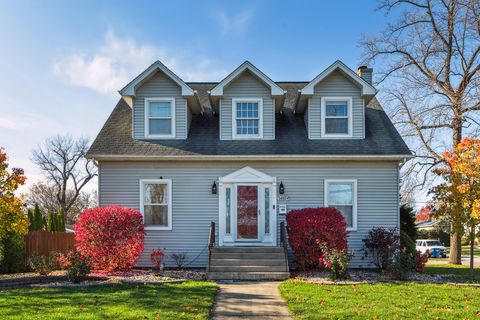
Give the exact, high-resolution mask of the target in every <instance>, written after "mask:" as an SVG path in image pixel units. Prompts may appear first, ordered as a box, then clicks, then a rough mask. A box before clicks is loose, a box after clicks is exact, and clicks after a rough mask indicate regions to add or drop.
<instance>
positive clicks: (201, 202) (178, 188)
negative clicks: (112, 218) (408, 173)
mask: <svg viewBox="0 0 480 320" xmlns="http://www.w3.org/2000/svg"><path fill="white" fill-rule="evenodd" d="M245 166H250V167H252V168H254V169H256V170H259V171H261V172H264V173H266V174H268V175H271V176H275V177H276V178H277V182H278V183H279V182H280V181H283V184H284V185H285V195H286V196H288V201H287V210H292V209H299V208H304V207H320V206H323V205H324V180H325V179H357V216H358V219H357V231H352V232H351V233H350V237H349V247H350V249H353V250H355V255H354V258H353V260H352V262H351V266H352V267H361V266H367V265H368V262H367V260H363V259H362V253H361V252H360V250H361V248H362V239H363V238H364V237H365V236H366V234H367V232H368V231H369V230H370V229H371V228H372V227H373V226H382V227H398V226H399V208H398V194H399V193H398V163H397V162H387V161H385V162H380V161H371V162H367V161H357V162H351V161H349V162H338V161H337V162H321V161H319V162H314V161H307V162H298V161H297V162H295V164H292V163H289V162H176V163H172V162H101V163H100V164H99V203H100V206H106V205H112V204H116V205H122V206H126V207H131V208H134V209H137V210H139V209H140V208H139V203H140V199H139V181H140V179H154V178H159V177H163V178H165V179H172V188H173V198H172V211H173V229H172V230H171V231H147V235H146V238H145V251H144V253H143V255H142V256H141V258H140V260H139V263H138V265H139V266H150V265H151V262H150V260H149V255H150V253H151V251H152V250H153V249H155V248H165V249H166V251H167V252H168V253H169V254H171V253H172V252H186V253H187V255H188V261H189V262H188V267H205V266H206V264H207V258H208V255H207V252H208V250H207V249H206V245H207V240H208V234H209V226H210V222H211V221H214V222H216V225H217V232H218V211H219V208H218V201H219V198H218V195H214V194H212V193H211V185H212V182H213V181H215V180H217V179H218V177H222V176H225V175H227V174H229V173H232V172H234V171H236V170H238V169H241V168H243V167H245ZM282 203H285V202H282V201H278V204H282ZM283 219H284V216H279V217H278V219H277V222H278V224H279V223H280V222H281V221H282V220H283ZM277 228H278V225H277ZM278 234H279V233H278V232H277V239H278ZM192 260H194V261H192ZM167 265H172V261H171V260H167Z"/></svg>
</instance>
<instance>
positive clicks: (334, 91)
mask: <svg viewBox="0 0 480 320" xmlns="http://www.w3.org/2000/svg"><path fill="white" fill-rule="evenodd" d="M329 96H330V97H352V116H353V118H352V136H353V138H358V139H363V138H364V122H365V110H364V101H363V98H362V95H361V89H360V88H359V87H357V86H356V85H355V84H354V83H353V82H352V81H351V80H349V79H348V78H347V77H345V76H344V75H342V74H341V73H340V72H339V71H335V72H333V73H331V74H330V75H329V76H328V77H327V78H325V79H324V80H322V81H321V82H320V83H318V84H317V85H316V86H315V88H314V94H313V96H312V97H311V98H310V107H309V127H308V130H309V133H310V139H322V137H321V132H322V130H321V129H322V128H321V123H322V121H321V109H322V108H321V98H322V97H329Z"/></svg>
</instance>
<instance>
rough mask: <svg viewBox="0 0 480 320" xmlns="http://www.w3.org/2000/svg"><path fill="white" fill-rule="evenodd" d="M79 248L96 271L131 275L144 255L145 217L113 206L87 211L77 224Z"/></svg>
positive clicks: (76, 234) (130, 210)
mask: <svg viewBox="0 0 480 320" xmlns="http://www.w3.org/2000/svg"><path fill="white" fill-rule="evenodd" d="M75 231H76V232H75V246H76V249H77V250H78V252H80V254H82V256H84V257H85V258H88V259H89V260H90V261H91V262H92V264H93V268H94V269H95V270H103V271H106V272H114V271H129V270H131V269H132V268H133V267H134V266H135V263H136V262H137V260H138V258H139V256H140V254H142V252H143V248H144V244H143V240H144V236H145V231H144V227H143V217H142V214H141V213H140V212H138V211H136V210H134V209H129V208H124V207H119V206H109V207H101V208H92V209H88V210H85V211H84V212H83V213H82V214H80V216H79V217H78V219H77V223H76V224H75Z"/></svg>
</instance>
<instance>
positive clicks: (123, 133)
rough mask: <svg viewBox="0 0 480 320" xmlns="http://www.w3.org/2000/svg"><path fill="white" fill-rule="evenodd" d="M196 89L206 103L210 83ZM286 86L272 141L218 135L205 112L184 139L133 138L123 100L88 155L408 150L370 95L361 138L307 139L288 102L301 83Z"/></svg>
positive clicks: (214, 122)
mask: <svg viewBox="0 0 480 320" xmlns="http://www.w3.org/2000/svg"><path fill="white" fill-rule="evenodd" d="M189 85H190V86H191V87H192V88H193V89H194V90H197V91H198V93H199V96H200V100H201V103H202V105H204V106H206V107H208V106H210V102H209V99H208V95H207V94H206V91H207V90H209V88H211V87H213V86H214V85H215V84H214V83H190V84H189ZM279 85H280V86H281V87H282V88H284V89H285V90H287V94H286V96H287V97H286V99H285V104H284V106H286V107H287V108H284V109H283V112H282V114H277V115H276V124H275V140H260V141H258V140H257V141H254V140H250V141H248V140H247V141H245V140H220V139H219V118H218V115H212V114H211V113H210V112H205V113H204V115H193V118H192V123H191V128H190V132H189V135H188V138H187V139H185V140H145V141H144V140H134V139H133V138H132V109H131V108H130V107H129V106H128V105H127V104H126V103H125V102H124V100H123V99H120V101H119V102H118V103H117V106H116V107H115V109H114V110H113V112H112V114H111V115H110V117H109V118H108V120H107V122H106V123H105V125H104V126H103V128H102V129H101V131H100V133H99V134H98V136H97V138H96V139H95V141H94V142H93V144H92V146H91V148H90V150H89V152H88V157H96V156H97V157H98V156H109V155H112V156H141V155H145V156H188V155H208V156H212V155H299V156H301V155H318V156H323V155H325V156H329V155H337V156H342V155H345V156H357V155H361V156H384V155H410V154H411V153H410V150H409V149H408V147H407V145H406V144H405V142H404V141H403V139H402V138H401V137H400V135H399V134H398V132H397V130H396V129H395V128H394V126H393V124H392V123H391V121H390V119H389V118H388V116H387V115H386V113H385V112H384V111H383V110H382V108H381V107H380V105H379V104H378V101H376V99H373V100H372V102H371V103H370V104H369V105H368V106H367V108H366V110H365V121H366V122H365V128H366V132H365V139H348V140H347V139H346V140H339V139H337V140H333V139H322V140H309V139H308V135H307V130H306V127H305V123H304V119H303V115H302V114H294V113H293V112H292V109H291V108H292V106H293V105H294V102H295V100H296V94H297V93H298V88H299V87H301V86H302V85H303V86H304V85H305V83H287V82H284V83H279Z"/></svg>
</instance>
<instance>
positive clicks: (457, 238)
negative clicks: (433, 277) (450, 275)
mask: <svg viewBox="0 0 480 320" xmlns="http://www.w3.org/2000/svg"><path fill="white" fill-rule="evenodd" d="M448 263H451V264H462V236H461V235H460V234H459V232H458V231H452V232H451V233H450V256H449V258H448Z"/></svg>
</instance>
